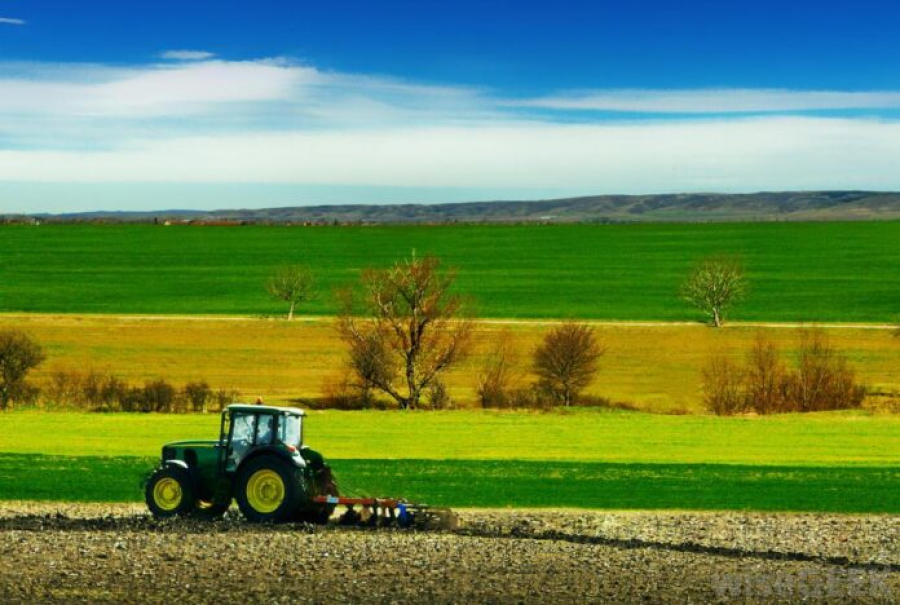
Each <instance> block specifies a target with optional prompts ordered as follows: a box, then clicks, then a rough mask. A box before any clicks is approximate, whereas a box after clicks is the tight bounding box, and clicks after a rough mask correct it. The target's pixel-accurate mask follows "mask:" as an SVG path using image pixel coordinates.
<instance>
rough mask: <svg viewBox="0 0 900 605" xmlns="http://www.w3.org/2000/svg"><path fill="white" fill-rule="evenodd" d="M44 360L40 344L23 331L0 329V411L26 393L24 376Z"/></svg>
mask: <svg viewBox="0 0 900 605" xmlns="http://www.w3.org/2000/svg"><path fill="white" fill-rule="evenodd" d="M42 361H44V352H43V350H42V349H41V346H40V345H39V344H38V343H37V342H35V341H34V340H32V339H31V337H29V336H28V335H27V334H25V333H24V332H20V331H18V330H3V331H0V411H2V410H6V408H7V407H8V406H9V402H10V401H12V400H14V399H16V398H17V397H20V396H23V395H25V394H27V393H28V391H29V387H28V383H27V382H25V377H26V376H27V375H28V372H29V371H30V370H31V369H32V368H35V367H37V366H38V365H39V364H40V363H41V362H42Z"/></svg>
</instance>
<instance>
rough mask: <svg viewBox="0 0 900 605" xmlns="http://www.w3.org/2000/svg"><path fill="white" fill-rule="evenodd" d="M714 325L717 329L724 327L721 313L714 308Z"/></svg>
mask: <svg viewBox="0 0 900 605" xmlns="http://www.w3.org/2000/svg"><path fill="white" fill-rule="evenodd" d="M713 325H714V326H715V327H717V328H721V327H722V316H721V315H720V313H719V308H718V307H714V308H713Z"/></svg>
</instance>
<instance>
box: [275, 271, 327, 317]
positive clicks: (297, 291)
mask: <svg viewBox="0 0 900 605" xmlns="http://www.w3.org/2000/svg"><path fill="white" fill-rule="evenodd" d="M314 285H315V276H314V275H313V274H312V272H311V271H310V270H309V269H308V268H306V267H304V266H303V265H286V266H284V267H279V268H278V269H277V270H276V271H275V274H274V275H272V277H271V279H269V281H268V282H267V283H266V290H267V291H268V292H269V294H271V295H272V296H273V297H274V298H277V299H278V300H283V301H285V302H286V303H288V304H290V309H289V310H288V317H287V318H288V320H291V319H294V309H295V308H296V306H297V305H298V304H300V303H302V302H305V301H308V300H310V298H312V295H313V286H314Z"/></svg>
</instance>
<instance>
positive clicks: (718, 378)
mask: <svg viewBox="0 0 900 605" xmlns="http://www.w3.org/2000/svg"><path fill="white" fill-rule="evenodd" d="M701 376H702V388H703V401H704V403H706V407H707V409H709V410H710V411H712V412H713V413H715V414H718V415H719V416H727V415H731V414H739V413H741V412H744V411H746V408H747V396H746V393H745V392H744V381H745V377H744V369H743V368H741V367H740V365H739V364H737V363H735V362H734V361H733V360H732V359H731V358H730V357H728V355H727V354H726V353H725V352H724V351H719V352H716V353H714V354H713V355H712V356H711V357H710V358H709V359H708V360H707V362H706V364H705V365H704V366H703V370H702V371H701Z"/></svg>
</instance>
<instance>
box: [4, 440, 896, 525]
mask: <svg viewBox="0 0 900 605" xmlns="http://www.w3.org/2000/svg"><path fill="white" fill-rule="evenodd" d="M155 463H156V459H155V458H149V457H148V458H142V457H63V456H43V455H31V454H0V501H3V500H46V501H60V502H62V501H68V502H139V501H142V500H143V491H142V489H141V483H142V480H143V479H144V478H145V477H146V475H147V473H148V471H149V470H151V469H152V468H153V467H154V465H155ZM332 466H333V468H334V470H335V475H336V477H337V479H338V482H339V485H340V489H341V491H342V493H344V494H345V495H402V496H403V497H405V498H408V499H409V500H411V501H414V502H428V503H430V504H432V505H436V506H453V507H469V508H472V507H476V508H484V507H516V508H548V507H549V508H553V507H561V508H590V509H682V510H757V511H809V512H813V511H814V512H842V513H898V512H900V472H898V470H897V468H896V467H839V466H835V467H790V466H787V467H785V466H748V465H715V464H689V465H683V464H631V463H629V464H621V463H599V462H560V461H551V462H546V461H536V460H530V461H516V460H492V461H484V460H465V461H462V460H378V459H365V460H352V459H350V460H348V459H336V460H333V461H332Z"/></svg>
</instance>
